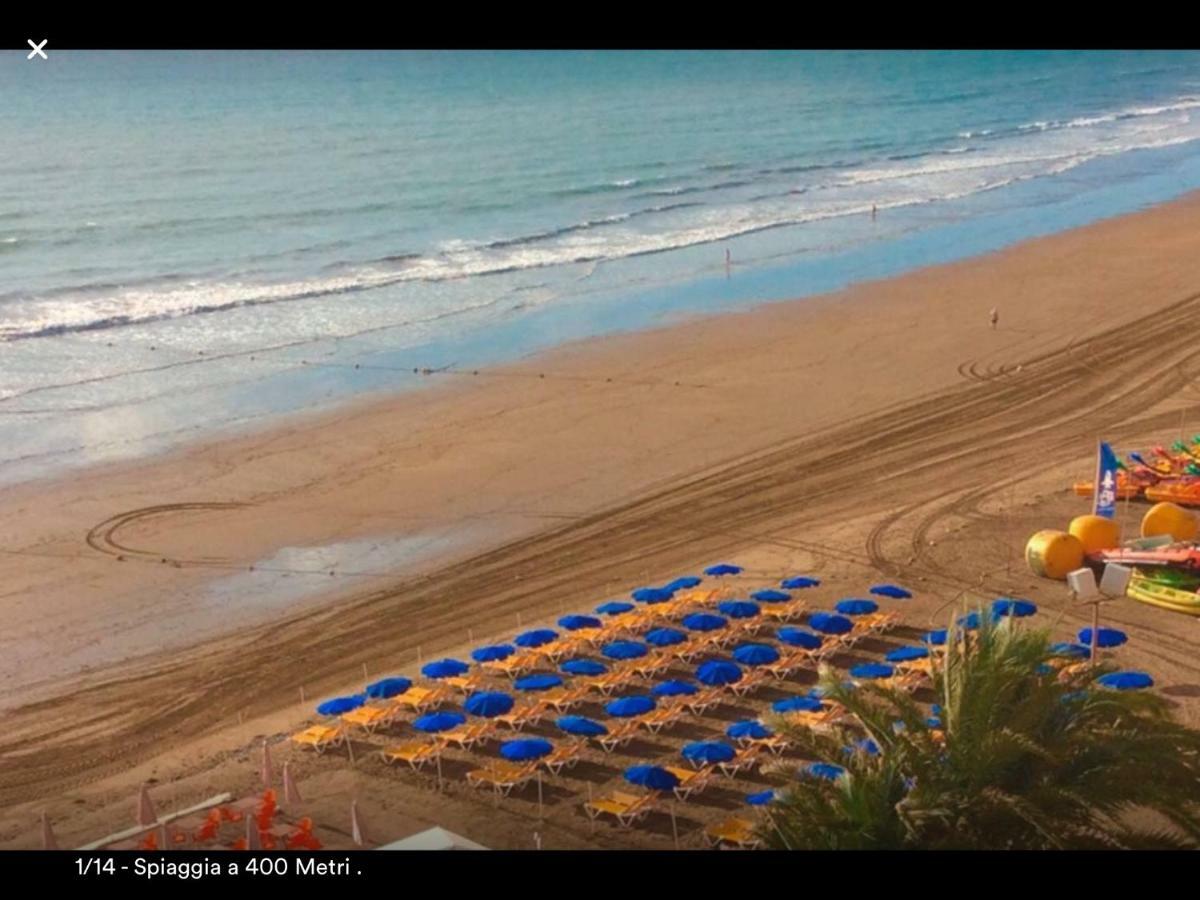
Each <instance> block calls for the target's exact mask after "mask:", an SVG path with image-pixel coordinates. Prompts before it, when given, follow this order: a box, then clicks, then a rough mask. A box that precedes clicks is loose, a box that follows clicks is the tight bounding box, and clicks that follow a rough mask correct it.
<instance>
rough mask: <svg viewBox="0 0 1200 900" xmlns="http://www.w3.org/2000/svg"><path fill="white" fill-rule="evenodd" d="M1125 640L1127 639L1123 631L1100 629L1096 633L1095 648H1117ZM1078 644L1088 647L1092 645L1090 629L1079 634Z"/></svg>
mask: <svg viewBox="0 0 1200 900" xmlns="http://www.w3.org/2000/svg"><path fill="white" fill-rule="evenodd" d="M1127 640H1129V638H1128V636H1127V635H1126V634H1125V632H1123V631H1118V630H1117V629H1116V628H1101V629H1100V630H1099V631H1098V632H1097V639H1096V646H1097V647H1119V646H1121V645H1122V644H1124V643H1125V642H1126V641H1127ZM1079 643H1081V644H1084V645H1086V646H1088V647H1090V646H1091V645H1092V629H1090V628H1085V629H1083V630H1082V631H1081V632H1079Z"/></svg>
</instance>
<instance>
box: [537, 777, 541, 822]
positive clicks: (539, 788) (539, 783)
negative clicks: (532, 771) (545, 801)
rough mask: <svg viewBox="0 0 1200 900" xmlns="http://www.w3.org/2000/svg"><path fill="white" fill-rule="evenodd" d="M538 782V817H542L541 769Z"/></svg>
mask: <svg viewBox="0 0 1200 900" xmlns="http://www.w3.org/2000/svg"><path fill="white" fill-rule="evenodd" d="M537 783H538V818H539V819H540V818H541V817H542V770H541V769H538V770H537Z"/></svg>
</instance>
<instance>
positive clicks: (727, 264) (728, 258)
mask: <svg viewBox="0 0 1200 900" xmlns="http://www.w3.org/2000/svg"><path fill="white" fill-rule="evenodd" d="M732 263H733V258H732V257H731V256H730V254H729V248H728V247H726V248H725V277H726V278H728V277H729V274H730V266H731V265H732Z"/></svg>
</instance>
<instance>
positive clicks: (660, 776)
mask: <svg viewBox="0 0 1200 900" xmlns="http://www.w3.org/2000/svg"><path fill="white" fill-rule="evenodd" d="M625 780H626V781H628V782H629V783H630V784H636V785H637V786H638V787H644V788H650V789H651V790H655V791H673V790H675V788H677V787H679V777H678V776H676V775H673V774H672V773H670V772H668V771H667V770H666V769H664V768H663V767H662V766H630V767H629V768H628V769H626V770H625Z"/></svg>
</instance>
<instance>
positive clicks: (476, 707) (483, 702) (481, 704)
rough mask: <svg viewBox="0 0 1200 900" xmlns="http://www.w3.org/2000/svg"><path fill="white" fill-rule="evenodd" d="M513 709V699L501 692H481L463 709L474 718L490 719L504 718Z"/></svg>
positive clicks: (468, 700) (464, 705)
mask: <svg viewBox="0 0 1200 900" xmlns="http://www.w3.org/2000/svg"><path fill="white" fill-rule="evenodd" d="M512 708H513V698H512V697H510V696H509V695H508V694H502V693H500V692H499V691H479V692H478V693H475V694H472V695H471V696H470V697H468V698H467V699H466V701H465V702H464V703H463V709H465V710H466V711H467V712H469V713H470V714H471V715H473V716H482V717H483V718H485V719H490V718H492V717H493V716H502V715H504V714H505V713H506V712H508V711H509V710H511V709H512Z"/></svg>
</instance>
